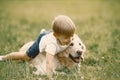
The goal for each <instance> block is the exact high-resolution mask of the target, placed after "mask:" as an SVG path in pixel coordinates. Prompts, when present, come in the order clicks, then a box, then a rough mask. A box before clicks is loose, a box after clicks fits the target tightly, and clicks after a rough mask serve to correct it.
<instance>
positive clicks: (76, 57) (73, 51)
mask: <svg viewBox="0 0 120 80" xmlns="http://www.w3.org/2000/svg"><path fill="white" fill-rule="evenodd" d="M67 50H68V52H67V56H68V57H69V58H71V59H72V60H73V61H74V62H76V63H79V62H80V61H81V60H84V53H85V51H86V47H85V45H84V44H83V43H82V41H81V40H80V38H79V37H78V36H77V35H76V34H75V35H74V36H73V40H72V41H71V43H70V45H69V47H68V49H67Z"/></svg>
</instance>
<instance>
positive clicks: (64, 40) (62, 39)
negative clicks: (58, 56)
mask: <svg viewBox="0 0 120 80" xmlns="http://www.w3.org/2000/svg"><path fill="white" fill-rule="evenodd" d="M72 37H73V36H69V37H68V36H64V35H58V36H57V40H58V41H59V43H60V44H61V45H68V44H70V42H71V40H72Z"/></svg>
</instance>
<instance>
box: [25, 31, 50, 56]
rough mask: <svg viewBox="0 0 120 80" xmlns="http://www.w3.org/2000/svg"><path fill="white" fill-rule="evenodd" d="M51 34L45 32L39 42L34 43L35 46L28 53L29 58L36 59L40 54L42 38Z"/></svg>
mask: <svg viewBox="0 0 120 80" xmlns="http://www.w3.org/2000/svg"><path fill="white" fill-rule="evenodd" d="M50 32H52V31H48V32H43V33H41V34H40V35H39V36H38V38H37V40H36V41H35V42H34V43H33V45H32V46H31V47H30V48H29V49H28V50H27V51H26V53H27V55H28V57H30V58H35V57H36V56H37V55H38V54H39V43H40V40H41V38H42V37H43V36H44V35H46V34H49V33H50Z"/></svg>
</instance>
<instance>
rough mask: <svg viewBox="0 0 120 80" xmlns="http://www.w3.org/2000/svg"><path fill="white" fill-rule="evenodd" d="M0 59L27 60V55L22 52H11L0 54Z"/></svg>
mask: <svg viewBox="0 0 120 80" xmlns="http://www.w3.org/2000/svg"><path fill="white" fill-rule="evenodd" d="M0 57H1V61H2V60H3V61H4V60H25V61H26V60H29V57H28V56H27V54H26V53H24V52H12V53H10V54H7V55H4V56H0Z"/></svg>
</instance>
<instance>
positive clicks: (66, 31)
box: [52, 15, 75, 36]
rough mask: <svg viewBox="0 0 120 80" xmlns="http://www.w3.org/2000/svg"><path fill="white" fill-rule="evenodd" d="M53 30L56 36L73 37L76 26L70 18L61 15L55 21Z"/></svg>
mask: <svg viewBox="0 0 120 80" xmlns="http://www.w3.org/2000/svg"><path fill="white" fill-rule="evenodd" d="M52 29H53V32H54V33H56V34H59V35H65V36H72V35H73V34H74V32H75V24H74V23H73V21H72V20H71V19H70V18H69V17H68V16H64V15H59V16H57V17H55V19H54V20H53V23H52Z"/></svg>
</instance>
